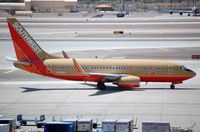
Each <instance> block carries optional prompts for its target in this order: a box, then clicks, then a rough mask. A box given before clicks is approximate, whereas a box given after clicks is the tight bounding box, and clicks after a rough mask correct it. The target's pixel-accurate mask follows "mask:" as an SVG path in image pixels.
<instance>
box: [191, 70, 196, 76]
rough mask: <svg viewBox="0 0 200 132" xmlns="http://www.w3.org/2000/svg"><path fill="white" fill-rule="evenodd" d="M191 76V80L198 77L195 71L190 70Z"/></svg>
mask: <svg viewBox="0 0 200 132" xmlns="http://www.w3.org/2000/svg"><path fill="white" fill-rule="evenodd" d="M190 76H191V78H192V77H195V76H196V73H195V72H194V71H192V70H190Z"/></svg>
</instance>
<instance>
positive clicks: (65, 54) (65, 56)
mask: <svg viewBox="0 0 200 132" xmlns="http://www.w3.org/2000/svg"><path fill="white" fill-rule="evenodd" d="M62 54H63V56H64V58H65V59H69V56H68V55H67V53H66V52H65V51H63V50H62Z"/></svg>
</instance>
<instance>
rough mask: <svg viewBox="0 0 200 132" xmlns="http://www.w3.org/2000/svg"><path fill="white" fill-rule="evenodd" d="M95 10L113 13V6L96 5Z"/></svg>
mask: <svg viewBox="0 0 200 132" xmlns="http://www.w3.org/2000/svg"><path fill="white" fill-rule="evenodd" d="M94 8H95V10H100V11H113V8H112V6H111V5H107V4H100V5H96V6H95V7H94Z"/></svg>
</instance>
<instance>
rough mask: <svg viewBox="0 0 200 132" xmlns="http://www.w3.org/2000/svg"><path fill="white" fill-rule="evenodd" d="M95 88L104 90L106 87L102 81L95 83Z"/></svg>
mask: <svg viewBox="0 0 200 132" xmlns="http://www.w3.org/2000/svg"><path fill="white" fill-rule="evenodd" d="M97 89H100V90H105V89H106V85H105V84H104V83H103V82H98V83H97Z"/></svg>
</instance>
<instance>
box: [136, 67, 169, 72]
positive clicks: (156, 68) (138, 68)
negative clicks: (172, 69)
mask: <svg viewBox="0 0 200 132" xmlns="http://www.w3.org/2000/svg"><path fill="white" fill-rule="evenodd" d="M135 69H136V70H160V71H164V70H167V69H168V68H166V67H137V68H135Z"/></svg>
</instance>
